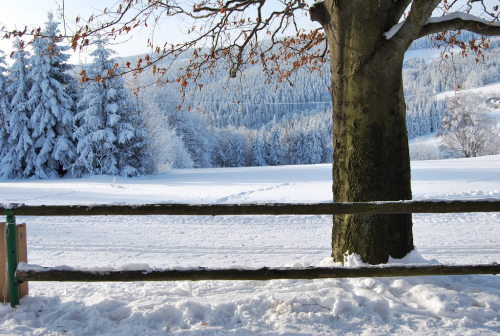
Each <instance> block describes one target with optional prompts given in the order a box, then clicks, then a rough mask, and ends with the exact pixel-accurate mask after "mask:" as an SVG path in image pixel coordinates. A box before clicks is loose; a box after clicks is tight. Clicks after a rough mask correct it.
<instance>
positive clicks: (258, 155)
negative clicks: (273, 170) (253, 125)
mask: <svg viewBox="0 0 500 336" xmlns="http://www.w3.org/2000/svg"><path fill="white" fill-rule="evenodd" d="M261 139H262V132H259V131H257V132H255V137H254V139H253V160H252V166H267V163H266V160H265V159H264V154H263V153H262V152H263V146H262V140H261Z"/></svg>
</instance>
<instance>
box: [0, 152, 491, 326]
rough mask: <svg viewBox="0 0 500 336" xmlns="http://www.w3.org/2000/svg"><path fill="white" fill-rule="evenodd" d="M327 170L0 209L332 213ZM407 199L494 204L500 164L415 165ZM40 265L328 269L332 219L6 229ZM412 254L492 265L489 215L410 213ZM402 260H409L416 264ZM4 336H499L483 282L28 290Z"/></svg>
mask: <svg viewBox="0 0 500 336" xmlns="http://www.w3.org/2000/svg"><path fill="white" fill-rule="evenodd" d="M330 169H331V167H330V166H329V165H314V166H285V167H260V168H240V169H200V170H179V171H175V172H173V173H172V174H165V175H160V176H154V177H151V178H148V179H122V178H117V179H116V180H115V182H114V185H112V182H113V178H112V177H93V178H86V179H81V180H72V179H60V180H49V181H33V180H29V181H17V182H2V183H0V195H2V196H1V198H0V202H24V203H27V204H89V203H117V204H120V203H128V204H134V203H155V202H176V203H177V202H184V203H240V202H241V203H252V202H330V201H331V177H330V176H331V173H330ZM412 173H413V175H412V176H413V193H414V198H416V199H435V198H439V199H476V198H484V197H500V193H499V191H500V156H493V157H484V158H477V159H473V160H447V161H429V162H422V161H421V162H414V163H413V172H412ZM18 222H26V223H28V249H29V262H30V263H33V264H40V265H44V266H56V265H70V266H81V267H88V268H92V269H96V268H98V267H117V268H120V267H126V268H133V267H141V266H142V267H146V266H147V267H173V266H214V267H231V266H246V267H260V266H309V265H329V264H331V259H330V258H328V256H329V253H330V247H329V246H330V231H331V218H330V216H278V217H273V216H239V217H238V216H221V217H210V216H202V217H195V216H177V217H176V216H170V217H168V216H143V217H139V216H136V217H121V216H105V217H104V216H103V217H72V218H68V217H24V218H23V217H18ZM414 238H415V245H416V247H417V249H418V251H419V252H420V253H421V255H422V256H423V257H424V258H426V259H437V260H438V261H439V262H442V263H448V264H452V263H459V264H463V263H489V262H493V261H499V260H500V246H499V244H498V241H499V239H500V217H499V214H498V213H477V214H449V215H434V214H417V215H415V216H414ZM414 258H416V259H414V260H413V261H414V262H415V261H416V260H418V257H416V256H414ZM30 291H31V295H30V297H28V298H23V299H22V300H21V307H20V308H19V309H17V310H13V309H12V308H10V306H8V305H6V304H5V305H1V304H0V334H2V335H61V334H64V335H97V334H100V335H168V334H176V335H250V334H251V335H255V334H257V335H311V334H313V335H325V334H332V335H351V334H352V335H354V334H364V335H387V334H403V335H404V334H408V335H410V334H419V335H435V334H452V335H485V334H486V335H487V334H491V335H493V334H498V333H500V285H499V282H498V278H497V277H495V276H456V277H416V278H373V279H372V278H368V279H341V280H335V279H333V280H307V281H306V280H282V281H268V282H258V281H246V282H245V281H226V282H216V281H204V282H188V281H181V282H174V283H150V282H141V283H128V284H127V283H109V284H106V283H104V284H86V283H74V284H72V283H31V284H30Z"/></svg>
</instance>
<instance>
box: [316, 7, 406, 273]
mask: <svg viewBox="0 0 500 336" xmlns="http://www.w3.org/2000/svg"><path fill="white" fill-rule="evenodd" d="M383 3H386V2H383ZM379 4H380V1H378V0H373V1H372V0H369V1H366V0H363V1H361V0H352V1H342V0H331V1H327V2H325V3H317V4H315V5H314V6H313V8H312V9H311V18H312V19H313V20H315V21H318V22H320V23H321V24H322V25H323V27H324V28H325V32H326V34H327V39H328V43H329V47H330V56H331V71H332V100H333V125H334V126H333V127H334V132H333V134H334V136H333V137H334V138H333V144H334V156H333V194H334V201H335V202H367V201H397V200H409V199H411V179H410V159H409V150H408V135H407V130H406V106H405V102H404V95H403V82H402V63H403V57H404V51H405V50H406V46H403V45H401V46H400V47H398V48H395V45H397V44H395V43H387V40H386V39H385V37H384V36H383V33H384V31H385V30H386V29H387V27H385V24H386V22H387V18H386V15H385V14H387V12H388V11H387V9H386V8H380V7H379ZM332 249H333V250H332V256H333V257H334V258H335V260H337V261H343V260H344V259H343V257H344V255H345V254H346V253H349V254H352V253H356V254H359V255H360V256H361V258H362V259H363V261H365V262H368V263H370V264H379V263H385V262H387V261H388V258H389V256H392V257H393V258H401V257H404V256H405V255H406V254H407V253H408V252H409V251H411V250H412V249H413V237H412V220H411V215H337V216H334V224H333V233H332Z"/></svg>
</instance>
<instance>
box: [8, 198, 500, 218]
mask: <svg viewBox="0 0 500 336" xmlns="http://www.w3.org/2000/svg"><path fill="white" fill-rule="evenodd" d="M0 208H3V209H11V210H12V212H13V213H14V214H15V215H16V216H103V215H127V216H130V215H139V216H144V215H170V216H179V215H188V216H226V215H275V216H278V215H336V214H403V213H406V214H408V213H459V212H500V199H491V200H488V199H479V200H464V201H457V200H453V201H442V200H431V201H397V202H365V203H362V202H360V203H315V204H309V203H268V204H127V205H102V204H96V205H24V204H5V203H4V204H0Z"/></svg>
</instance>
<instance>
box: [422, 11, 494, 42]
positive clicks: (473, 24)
mask: <svg viewBox="0 0 500 336" xmlns="http://www.w3.org/2000/svg"><path fill="white" fill-rule="evenodd" d="M450 30H467V31H470V32H473V33H476V34H480V35H484V36H500V23H498V22H488V21H485V20H482V19H481V18H479V17H476V16H474V15H470V14H466V13H460V12H458V13H453V14H451V15H448V16H445V17H442V18H431V19H429V20H428V21H427V23H426V24H425V25H424V26H423V27H422V29H421V30H420V33H419V34H418V36H417V38H419V37H423V36H427V35H431V34H437V33H440V32H444V31H450Z"/></svg>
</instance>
